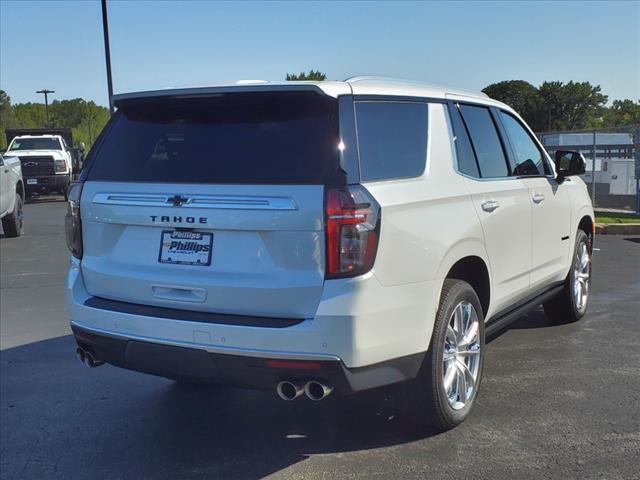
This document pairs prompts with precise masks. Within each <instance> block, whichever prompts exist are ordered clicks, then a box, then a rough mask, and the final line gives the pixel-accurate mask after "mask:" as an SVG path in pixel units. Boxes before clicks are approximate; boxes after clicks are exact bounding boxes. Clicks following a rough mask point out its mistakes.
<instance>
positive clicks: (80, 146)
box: [78, 142, 84, 152]
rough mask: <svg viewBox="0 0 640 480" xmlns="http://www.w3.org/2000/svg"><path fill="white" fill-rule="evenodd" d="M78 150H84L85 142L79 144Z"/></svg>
mask: <svg viewBox="0 0 640 480" xmlns="http://www.w3.org/2000/svg"><path fill="white" fill-rule="evenodd" d="M78 150H80V151H81V152H84V142H80V144H79V145H78Z"/></svg>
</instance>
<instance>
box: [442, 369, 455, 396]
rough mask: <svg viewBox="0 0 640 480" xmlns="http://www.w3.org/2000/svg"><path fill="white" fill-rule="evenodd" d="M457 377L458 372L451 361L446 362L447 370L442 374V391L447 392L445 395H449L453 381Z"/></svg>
mask: <svg viewBox="0 0 640 480" xmlns="http://www.w3.org/2000/svg"><path fill="white" fill-rule="evenodd" d="M457 376H458V370H457V369H456V367H455V366H454V364H453V361H451V362H448V366H447V369H446V371H445V373H444V389H445V391H446V392H447V395H450V391H451V387H452V386H453V381H454V380H456V378H457Z"/></svg>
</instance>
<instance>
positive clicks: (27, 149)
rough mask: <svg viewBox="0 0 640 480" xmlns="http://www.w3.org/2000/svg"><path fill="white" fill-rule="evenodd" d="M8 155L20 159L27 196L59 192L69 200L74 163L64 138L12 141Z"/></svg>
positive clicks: (50, 137)
mask: <svg viewBox="0 0 640 480" xmlns="http://www.w3.org/2000/svg"><path fill="white" fill-rule="evenodd" d="M7 154H8V155H15V156H17V157H18V158H19V159H20V162H21V163H22V174H23V176H24V179H25V184H26V193H27V195H31V194H34V193H37V194H43V193H44V194H47V193H52V192H57V193H60V194H62V195H64V197H65V200H67V194H68V192H69V185H70V184H71V179H72V178H73V177H72V176H73V162H72V155H71V151H70V149H69V146H68V145H67V143H66V142H65V140H64V138H63V137H62V136H61V135H20V136H17V137H15V138H13V139H12V140H11V143H10V144H9V148H8V150H7Z"/></svg>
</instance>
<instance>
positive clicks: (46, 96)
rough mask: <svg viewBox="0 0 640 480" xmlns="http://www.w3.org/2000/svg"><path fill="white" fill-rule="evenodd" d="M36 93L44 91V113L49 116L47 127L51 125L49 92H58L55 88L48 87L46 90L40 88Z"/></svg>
mask: <svg viewBox="0 0 640 480" xmlns="http://www.w3.org/2000/svg"><path fill="white" fill-rule="evenodd" d="M36 93H44V113H45V115H46V116H47V128H48V127H49V126H50V125H49V94H50V93H56V92H55V90H47V89H46V88H45V89H44V90H38V91H37V92H36Z"/></svg>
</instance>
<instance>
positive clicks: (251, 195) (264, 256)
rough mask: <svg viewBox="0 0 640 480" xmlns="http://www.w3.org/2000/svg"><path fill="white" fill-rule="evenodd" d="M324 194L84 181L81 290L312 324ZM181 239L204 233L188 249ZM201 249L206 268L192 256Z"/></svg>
mask: <svg viewBox="0 0 640 480" xmlns="http://www.w3.org/2000/svg"><path fill="white" fill-rule="evenodd" d="M323 191H324V187H323V186H322V185H197V184H180V185H175V184H173V185H172V184H146V185H140V184H131V183H126V182H123V183H116V182H95V181H88V182H86V183H85V185H84V189H83V194H82V201H81V212H82V226H83V239H84V256H83V259H82V273H83V277H84V281H85V284H86V287H87V290H88V292H89V293H90V294H91V295H94V296H98V297H103V298H108V299H113V300H121V301H126V302H132V303H140V304H146V305H155V306H166V307H172V308H183V309H190V310H201V311H208V312H216V313H228V314H239V315H256V316H282V317H288V318H309V317H312V316H313V315H314V314H315V311H316V309H317V306H318V303H319V301H320V296H321V294H322V288H323V283H324V232H323V221H324V220H323V219H324V217H323V195H324V193H323ZM176 197H177V198H178V200H177V201H176ZM178 203H182V204H181V205H180V206H177V205H176V204H178ZM163 232H164V233H163ZM176 232H178V233H176ZM180 232H194V233H196V234H204V235H196V236H195V237H194V238H196V240H194V241H191V242H190V241H189V237H190V234H189V233H187V234H182V233H180ZM163 235H164V236H163ZM172 235H173V237H172ZM180 237H185V238H183V240H184V241H182V240H180ZM163 238H164V240H163ZM172 238H173V239H174V240H175V241H176V242H179V241H182V243H181V244H179V243H176V244H174V246H175V245H178V250H179V249H180V248H182V254H180V252H178V254H176V248H174V249H173V252H174V253H173V254H172V253H171V251H169V250H167V249H168V248H169V246H170V245H169V244H170V243H171V241H172ZM176 239H177V240H176ZM163 241H164V243H165V251H164V252H161V244H162V243H163ZM206 244H210V246H211V250H210V252H209V253H210V255H209V262H207V255H206V254H205V255H202V254H198V252H195V253H194V250H201V251H202V250H206V248H203V247H201V246H200V247H199V246H198V245H206ZM176 259H177V260H179V261H178V262H175V260H176ZM207 263H210V264H207Z"/></svg>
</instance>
